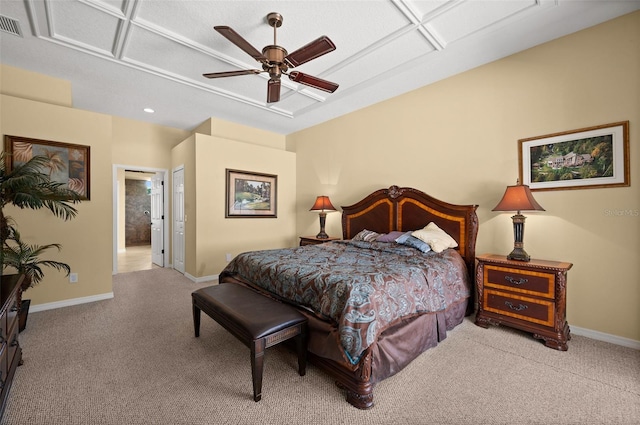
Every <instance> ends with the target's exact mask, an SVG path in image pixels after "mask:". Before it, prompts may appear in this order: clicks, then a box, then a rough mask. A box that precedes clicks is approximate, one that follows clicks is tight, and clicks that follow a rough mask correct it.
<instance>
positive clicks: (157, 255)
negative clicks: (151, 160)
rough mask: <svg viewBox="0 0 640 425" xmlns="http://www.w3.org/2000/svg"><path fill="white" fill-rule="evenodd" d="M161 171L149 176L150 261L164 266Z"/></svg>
mask: <svg viewBox="0 0 640 425" xmlns="http://www.w3.org/2000/svg"><path fill="white" fill-rule="evenodd" d="M163 180H164V178H163V173H156V174H155V175H154V176H153V177H152V178H151V262H152V263H153V264H157V265H158V266H160V267H164V231H163V229H164V199H163V198H164V195H163V193H164V187H163Z"/></svg>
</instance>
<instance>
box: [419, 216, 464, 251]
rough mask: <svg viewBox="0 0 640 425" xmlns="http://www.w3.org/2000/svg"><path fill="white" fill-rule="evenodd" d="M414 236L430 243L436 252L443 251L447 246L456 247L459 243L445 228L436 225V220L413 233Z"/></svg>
mask: <svg viewBox="0 0 640 425" xmlns="http://www.w3.org/2000/svg"><path fill="white" fill-rule="evenodd" d="M411 236H414V237H416V238H418V239H420V240H422V241H424V242H426V243H428V244H429V246H430V247H431V249H432V250H433V251H435V252H442V251H444V250H445V249H447V248H455V247H457V246H458V243H457V242H456V241H455V239H453V238H452V237H451V236H449V235H448V234H447V232H445V231H444V230H442V229H441V228H439V227H438V226H436V224H435V223H434V222H431V223H429V224H427V225H426V226H425V227H424V229H420V230H416V231H415V232H413V233H411Z"/></svg>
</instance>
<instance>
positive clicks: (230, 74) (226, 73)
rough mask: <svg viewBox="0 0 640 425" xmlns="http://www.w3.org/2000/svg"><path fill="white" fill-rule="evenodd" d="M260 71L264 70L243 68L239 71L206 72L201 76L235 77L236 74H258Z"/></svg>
mask: <svg viewBox="0 0 640 425" xmlns="http://www.w3.org/2000/svg"><path fill="white" fill-rule="evenodd" d="M261 72H264V71H260V70H258V69H243V70H241V71H223V72H210V73H208V74H202V76H203V77H207V78H222V77H235V76H236V75H249V74H260V73H261Z"/></svg>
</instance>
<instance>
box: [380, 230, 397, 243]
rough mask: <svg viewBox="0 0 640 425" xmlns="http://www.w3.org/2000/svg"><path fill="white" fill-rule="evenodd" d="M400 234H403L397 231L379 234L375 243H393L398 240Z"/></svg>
mask: <svg viewBox="0 0 640 425" xmlns="http://www.w3.org/2000/svg"><path fill="white" fill-rule="evenodd" d="M402 234H403V232H398V231H397V230H394V231H393V232H389V233H383V234H381V235H380V236H378V238H377V239H376V241H378V242H395V241H396V239H398V238H399V237H400V236H402Z"/></svg>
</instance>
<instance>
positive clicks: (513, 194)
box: [491, 184, 544, 211]
mask: <svg viewBox="0 0 640 425" xmlns="http://www.w3.org/2000/svg"><path fill="white" fill-rule="evenodd" d="M491 211H544V208H542V207H541V206H540V204H538V203H537V202H536V200H535V199H533V195H532V194H531V190H529V186H527V185H523V184H518V185H515V186H507V190H506V191H505V192H504V195H503V196H502V200H500V202H498V205H496V206H495V208H494V209H493V210H491Z"/></svg>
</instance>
